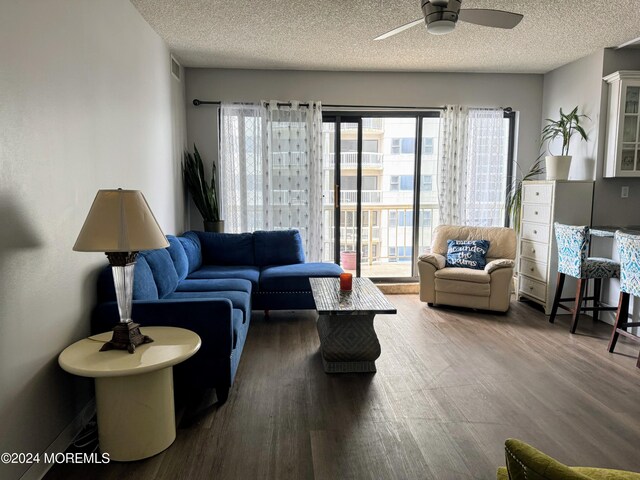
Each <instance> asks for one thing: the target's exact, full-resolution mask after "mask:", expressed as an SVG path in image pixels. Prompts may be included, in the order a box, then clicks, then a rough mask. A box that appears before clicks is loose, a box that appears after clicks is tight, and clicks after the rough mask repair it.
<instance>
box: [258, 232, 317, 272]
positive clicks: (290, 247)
mask: <svg viewBox="0 0 640 480" xmlns="http://www.w3.org/2000/svg"><path fill="white" fill-rule="evenodd" d="M253 235H254V242H255V260H256V263H255V264H256V265H259V266H261V267H266V266H269V265H291V264H295V263H304V260H305V258H304V247H303V246H302V237H300V232H299V231H298V230H274V231H263V230H258V231H256V232H254V233H253Z"/></svg>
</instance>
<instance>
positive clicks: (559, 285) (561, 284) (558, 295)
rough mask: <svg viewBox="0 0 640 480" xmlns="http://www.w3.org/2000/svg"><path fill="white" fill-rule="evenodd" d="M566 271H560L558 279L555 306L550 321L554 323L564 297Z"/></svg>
mask: <svg viewBox="0 0 640 480" xmlns="http://www.w3.org/2000/svg"><path fill="white" fill-rule="evenodd" d="M564 278H565V274H564V273H558V279H557V280H556V295H555V297H553V306H552V307H551V316H550V317H549V323H553V322H554V321H555V319H556V314H557V313H558V305H560V299H561V298H562V289H563V288H564Z"/></svg>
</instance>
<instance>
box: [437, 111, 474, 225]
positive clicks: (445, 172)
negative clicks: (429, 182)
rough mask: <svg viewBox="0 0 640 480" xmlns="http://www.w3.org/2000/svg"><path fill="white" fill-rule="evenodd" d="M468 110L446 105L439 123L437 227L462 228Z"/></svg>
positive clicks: (464, 223) (464, 217)
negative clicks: (453, 226)
mask: <svg viewBox="0 0 640 480" xmlns="http://www.w3.org/2000/svg"><path fill="white" fill-rule="evenodd" d="M468 119H469V109H468V108H467V107H461V106H459V105H447V106H446V107H445V109H444V112H443V114H442V120H441V122H440V128H441V132H440V141H441V148H440V165H439V167H440V168H439V170H440V176H439V179H438V180H439V182H438V183H439V185H438V203H439V207H440V223H443V224H445V225H466V215H465V214H466V208H465V207H466V205H465V199H466V190H467V189H466V186H467V185H466V168H467V151H468V150H469V146H468V144H467V132H468V128H467V123H468Z"/></svg>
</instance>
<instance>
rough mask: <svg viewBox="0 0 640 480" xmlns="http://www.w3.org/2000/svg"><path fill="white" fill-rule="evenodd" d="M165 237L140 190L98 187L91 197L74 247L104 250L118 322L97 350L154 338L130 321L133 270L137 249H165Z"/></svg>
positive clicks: (129, 346) (120, 347)
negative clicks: (113, 288)
mask: <svg viewBox="0 0 640 480" xmlns="http://www.w3.org/2000/svg"><path fill="white" fill-rule="evenodd" d="M168 246H169V242H168V241H167V237H165V236H164V233H162V230H161V229H160V226H159V225H158V222H157V221H156V219H155V217H154V216H153V213H152V212H151V209H150V208H149V205H148V204H147V201H146V200H145V198H144V195H142V192H141V191H139V190H122V189H120V188H119V189H117V190H99V191H98V193H97V195H96V198H95V199H94V200H93V205H91V210H89V214H88V215H87V218H86V220H85V221H84V225H83V226H82V230H80V234H79V235H78V239H77V240H76V243H75V245H74V246H73V250H75V251H76V252H105V253H106V255H107V258H108V259H109V263H110V264H111V271H112V273H113V283H114V285H115V289H116V298H117V300H118V313H119V314H120V323H119V324H118V325H116V326H115V327H114V329H113V338H112V339H111V341H110V342H107V343H105V344H104V346H103V347H102V348H101V349H100V351H105V350H112V349H117V350H128V351H129V353H133V352H134V351H135V349H136V346H138V345H142V344H143V343H149V342H152V341H153V340H152V339H151V338H149V337H148V336H146V335H143V334H142V333H140V325H139V324H137V323H134V322H133V321H132V320H131V302H132V298H133V270H134V268H135V265H136V256H137V255H138V252H139V251H140V250H154V249H159V248H167V247H168Z"/></svg>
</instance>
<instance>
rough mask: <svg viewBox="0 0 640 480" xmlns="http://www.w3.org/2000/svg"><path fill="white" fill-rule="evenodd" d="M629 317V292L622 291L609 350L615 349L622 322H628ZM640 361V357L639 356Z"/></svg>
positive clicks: (611, 351) (639, 360)
mask: <svg viewBox="0 0 640 480" xmlns="http://www.w3.org/2000/svg"><path fill="white" fill-rule="evenodd" d="M628 319H629V294H628V293H626V292H620V300H619V301H618V311H617V312H616V323H615V324H614V325H613V332H611V340H609V352H610V353H613V349H614V348H616V343H617V342H618V337H619V336H620V334H619V333H618V329H619V328H620V324H623V323H626V322H627V320H628ZM638 362H640V357H639V358H638Z"/></svg>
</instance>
